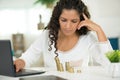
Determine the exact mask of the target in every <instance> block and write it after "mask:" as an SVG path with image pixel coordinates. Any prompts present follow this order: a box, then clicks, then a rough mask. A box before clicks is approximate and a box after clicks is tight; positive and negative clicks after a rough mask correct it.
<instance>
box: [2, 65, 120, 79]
mask: <svg viewBox="0 0 120 80" xmlns="http://www.w3.org/2000/svg"><path fill="white" fill-rule="evenodd" d="M31 69H33V70H45V71H46V72H45V73H43V74H40V75H33V76H36V77H37V76H43V75H56V76H59V77H63V78H65V79H67V80H120V77H114V78H113V77H112V76H111V74H110V73H108V72H107V70H106V69H104V68H103V67H98V66H97V67H89V68H87V69H86V70H83V71H82V72H81V73H69V72H66V71H65V72H59V71H55V70H51V69H47V68H41V67H35V68H31ZM26 77H32V76H26ZM19 78H20V77H17V78H14V77H7V76H1V75H0V80H19Z"/></svg>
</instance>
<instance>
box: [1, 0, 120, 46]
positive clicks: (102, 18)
mask: <svg viewBox="0 0 120 80" xmlns="http://www.w3.org/2000/svg"><path fill="white" fill-rule="evenodd" d="M34 1H35V0H0V10H4V9H16V10H17V9H19V10H20V9H24V8H25V9H26V10H31V9H37V10H40V12H38V13H37V15H38V14H39V13H41V11H45V13H42V14H43V22H44V23H45V24H46V25H47V23H48V21H49V18H50V15H51V13H50V12H51V9H46V8H45V6H41V5H36V6H35V5H33V3H34ZM83 1H84V2H85V3H86V5H88V8H89V10H90V12H91V16H92V18H91V19H92V20H93V21H94V22H97V23H98V24H99V25H101V27H102V28H103V30H104V31H105V33H106V35H107V36H108V37H120V15H119V14H120V10H119V8H120V0H83ZM33 11H34V10H33ZM35 15H36V13H34V14H33V16H35ZM28 19H29V18H28ZM37 19H38V18H37ZM30 23H31V22H30ZM30 23H28V22H26V28H29V27H31V26H34V25H36V24H37V21H36V22H35V23H34V25H32V24H30ZM36 31H37V30H36ZM36 31H35V33H36ZM33 33H34V32H33ZM33 33H31V30H28V31H27V32H25V33H24V34H25V42H26V48H27V47H28V46H29V45H30V44H31V42H33V41H34V40H35V39H36V38H37V37H38V35H39V31H38V32H37V34H33ZM1 34H2V33H1V32H0V36H1V38H9V37H10V35H9V34H7V35H4V36H3V35H1Z"/></svg>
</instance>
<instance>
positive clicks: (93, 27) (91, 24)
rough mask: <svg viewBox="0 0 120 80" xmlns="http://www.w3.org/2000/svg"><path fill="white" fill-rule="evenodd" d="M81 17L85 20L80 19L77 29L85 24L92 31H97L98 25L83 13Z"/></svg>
mask: <svg viewBox="0 0 120 80" xmlns="http://www.w3.org/2000/svg"><path fill="white" fill-rule="evenodd" d="M83 17H84V19H85V20H83V21H81V22H80V24H79V25H78V29H80V28H81V27H83V26H86V27H87V28H88V29H89V30H92V31H96V32H97V31H99V29H100V26H99V25H98V24H96V23H94V22H93V21H91V20H89V19H88V18H87V16H86V15H85V14H83Z"/></svg>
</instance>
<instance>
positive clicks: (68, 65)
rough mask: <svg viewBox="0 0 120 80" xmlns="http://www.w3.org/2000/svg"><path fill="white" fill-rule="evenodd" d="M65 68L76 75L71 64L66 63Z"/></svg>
mask: <svg viewBox="0 0 120 80" xmlns="http://www.w3.org/2000/svg"><path fill="white" fill-rule="evenodd" d="M65 67H66V71H68V72H70V73H74V68H73V67H71V66H70V63H69V62H66V63H65Z"/></svg>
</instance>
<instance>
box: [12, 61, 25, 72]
mask: <svg viewBox="0 0 120 80" xmlns="http://www.w3.org/2000/svg"><path fill="white" fill-rule="evenodd" d="M14 65H15V68H16V72H18V71H20V70H21V69H23V68H24V66H25V62H24V60H22V59H17V60H15V61H14Z"/></svg>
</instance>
